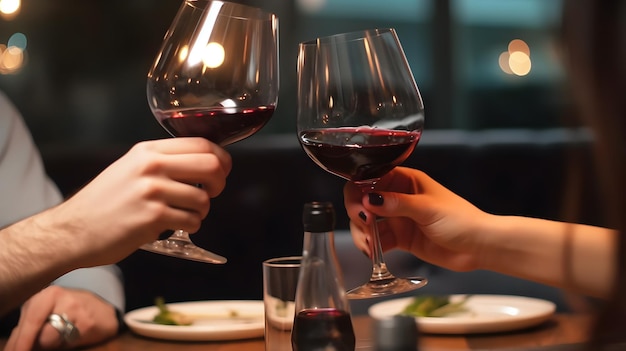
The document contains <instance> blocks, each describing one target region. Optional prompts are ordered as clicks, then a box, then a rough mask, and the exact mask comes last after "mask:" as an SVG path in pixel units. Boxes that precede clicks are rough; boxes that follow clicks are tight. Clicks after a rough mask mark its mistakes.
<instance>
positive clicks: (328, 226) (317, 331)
mask: <svg viewBox="0 0 626 351" xmlns="http://www.w3.org/2000/svg"><path fill="white" fill-rule="evenodd" d="M302 219H303V224H304V242H303V249H302V262H301V264H300V275H299V278H298V287H297V290H296V302H295V309H296V316H295V319H294V324H293V329H292V333H291V344H292V347H293V350H294V351H319V350H334V351H354V349H355V342H356V341H355V337H354V328H353V327H352V319H351V317H350V305H349V304H348V299H347V297H346V293H345V289H344V285H343V276H342V274H341V269H340V266H339V261H338V260H337V255H336V253H335V242H334V239H335V236H334V229H335V210H334V208H333V205H332V203H329V202H311V203H307V204H305V205H304V211H303V214H302Z"/></svg>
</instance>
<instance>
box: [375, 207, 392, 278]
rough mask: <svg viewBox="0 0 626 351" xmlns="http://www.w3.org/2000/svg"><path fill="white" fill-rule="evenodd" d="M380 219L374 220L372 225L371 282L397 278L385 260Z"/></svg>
mask: <svg viewBox="0 0 626 351" xmlns="http://www.w3.org/2000/svg"><path fill="white" fill-rule="evenodd" d="M379 219H380V218H378V217H376V218H374V222H373V223H372V230H371V232H372V242H371V243H370V248H371V250H372V277H371V279H370V280H387V279H393V278H395V277H394V276H393V274H391V273H390V272H389V270H388V269H387V264H385V261H384V260H383V249H382V246H381V244H380V235H379V234H378V221H379Z"/></svg>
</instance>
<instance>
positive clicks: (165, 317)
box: [152, 297, 193, 325]
mask: <svg viewBox="0 0 626 351" xmlns="http://www.w3.org/2000/svg"><path fill="white" fill-rule="evenodd" d="M154 304H155V305H156V306H157V307H158V308H159V313H158V314H157V315H156V316H154V319H152V321H153V322H154V323H157V324H164V325H191V323H193V318H191V317H189V316H187V315H185V314H183V313H180V312H175V311H170V310H169V309H168V308H167V306H166V305H165V300H164V299H163V298H162V297H157V298H156V299H155V300H154Z"/></svg>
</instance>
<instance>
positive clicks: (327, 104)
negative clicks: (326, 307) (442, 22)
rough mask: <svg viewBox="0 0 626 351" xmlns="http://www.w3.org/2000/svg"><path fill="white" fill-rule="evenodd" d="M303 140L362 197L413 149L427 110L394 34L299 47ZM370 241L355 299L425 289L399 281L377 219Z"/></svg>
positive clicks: (348, 36)
mask: <svg viewBox="0 0 626 351" xmlns="http://www.w3.org/2000/svg"><path fill="white" fill-rule="evenodd" d="M297 126H298V128H297V129H298V137H299V141H300V144H301V145H302V148H303V149H304V151H305V152H306V153H307V154H308V155H309V157H310V158H311V159H312V160H313V161H315V163H317V164H318V165H319V166H320V167H321V168H323V169H325V170H326V171H328V172H330V173H332V174H335V175H337V176H339V177H342V178H345V179H347V180H349V181H352V182H354V183H355V184H357V185H358V186H359V187H360V188H361V189H362V190H363V192H371V191H372V190H374V188H375V185H376V182H377V181H378V180H379V179H380V178H381V177H382V176H383V175H385V174H386V173H388V172H389V171H390V170H392V169H393V168H394V167H396V166H398V165H399V164H401V163H402V162H403V161H404V160H406V158H407V157H409V155H410V154H411V153H412V152H413V149H414V148H415V146H416V145H417V143H418V141H419V139H420V137H421V134H422V129H423V127H424V105H423V102H422V98H421V96H420V93H419V90H418V88H417V85H416V84H415V80H414V79H413V75H412V73H411V69H410V67H409V65H408V62H407V61H406V58H405V56H404V52H403V50H402V47H401V45H400V41H399V40H398V37H397V35H396V32H395V30H394V29H391V28H389V29H371V30H365V31H359V32H351V33H343V34H337V35H333V36H329V37H324V38H318V39H315V40H312V41H308V42H304V43H301V44H300V48H299V54H298V121H297ZM372 233H373V237H372V238H371V239H372V240H371V241H370V245H371V252H372V263H373V269H372V276H371V278H370V281H369V282H367V283H366V284H364V285H362V286H359V287H357V288H354V289H352V290H350V291H348V297H349V298H351V299H362V298H369V297H378V296H384V295H389V294H397V293H402V292H406V291H410V290H413V289H417V288H420V287H422V286H424V285H425V284H426V282H427V280H426V279H425V278H422V277H412V278H397V277H395V276H394V275H393V274H391V272H389V270H388V269H387V266H386V264H385V262H384V260H383V255H382V249H381V246H380V241H379V238H378V227H377V225H376V221H374V225H373V227H372Z"/></svg>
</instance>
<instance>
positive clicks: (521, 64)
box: [498, 39, 532, 76]
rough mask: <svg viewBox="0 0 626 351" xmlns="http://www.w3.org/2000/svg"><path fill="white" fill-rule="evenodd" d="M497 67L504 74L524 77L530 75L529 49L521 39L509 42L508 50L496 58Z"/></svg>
mask: <svg viewBox="0 0 626 351" xmlns="http://www.w3.org/2000/svg"><path fill="white" fill-rule="evenodd" d="M498 65H499V66H500V69H501V70H502V71H503V72H504V73H506V74H512V75H517V76H525V75H527V74H529V73H530V70H531V68H532V61H531V60H530V47H529V46H528V44H527V43H526V42H525V41H523V40H521V39H513V40H511V41H510V42H509V45H508V50H507V51H504V52H502V53H501V54H500V56H499V57H498Z"/></svg>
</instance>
